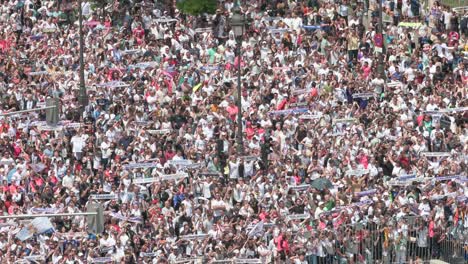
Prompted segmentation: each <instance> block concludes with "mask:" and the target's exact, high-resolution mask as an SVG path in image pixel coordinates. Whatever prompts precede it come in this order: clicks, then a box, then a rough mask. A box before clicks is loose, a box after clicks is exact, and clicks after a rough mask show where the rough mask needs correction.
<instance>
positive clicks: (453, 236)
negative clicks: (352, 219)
mask: <svg viewBox="0 0 468 264" xmlns="http://www.w3.org/2000/svg"><path fill="white" fill-rule="evenodd" d="M430 226H431V228H430ZM317 233H318V234H319V236H318V237H319V239H317V240H318V241H317V243H318V244H317V245H316V248H315V249H316V254H312V255H310V254H309V255H308V256H307V260H308V263H314V264H315V263H317V264H325V263H327V264H328V263H333V264H344V263H356V264H357V263H362V264H364V263H365V264H369V263H429V261H430V260H434V259H438V260H442V261H446V262H448V263H451V264H457V263H468V252H467V249H468V230H467V229H466V228H465V226H464V225H463V222H462V221H458V222H457V223H454V222H453V221H448V222H444V221H442V220H437V221H436V222H429V221H426V220H425V219H423V218H421V217H405V218H400V219H398V220H397V219H391V220H390V221H389V222H385V223H374V222H367V223H364V224H354V225H346V226H342V227H337V228H333V229H331V228H329V229H328V230H322V231H317ZM315 236H316V237H317V235H315ZM318 247H322V249H318ZM313 251H314V250H313V249H312V252H313ZM320 252H323V253H322V254H319V253H320Z"/></svg>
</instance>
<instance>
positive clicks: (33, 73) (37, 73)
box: [28, 71, 49, 76]
mask: <svg viewBox="0 0 468 264" xmlns="http://www.w3.org/2000/svg"><path fill="white" fill-rule="evenodd" d="M48 74H49V72H48V71H37V72H30V73H28V75H29V76H38V75H48Z"/></svg>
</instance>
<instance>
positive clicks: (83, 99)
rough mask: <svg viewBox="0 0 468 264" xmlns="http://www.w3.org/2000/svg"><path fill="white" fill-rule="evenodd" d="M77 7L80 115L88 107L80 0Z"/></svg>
mask: <svg viewBox="0 0 468 264" xmlns="http://www.w3.org/2000/svg"><path fill="white" fill-rule="evenodd" d="M78 5H79V8H78V10H79V12H80V14H79V25H80V29H79V30H80V94H79V96H78V101H79V102H80V107H81V114H82V113H83V112H84V110H85V107H86V106H87V105H88V95H87V94H86V84H85V76H84V55H83V53H84V39H83V10H82V9H83V8H82V6H81V0H80V1H78Z"/></svg>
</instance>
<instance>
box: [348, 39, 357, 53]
mask: <svg viewBox="0 0 468 264" xmlns="http://www.w3.org/2000/svg"><path fill="white" fill-rule="evenodd" d="M358 49H359V40H358V38H357V37H354V36H350V37H349V39H348V50H358Z"/></svg>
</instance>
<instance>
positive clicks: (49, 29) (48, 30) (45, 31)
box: [42, 27, 57, 33]
mask: <svg viewBox="0 0 468 264" xmlns="http://www.w3.org/2000/svg"><path fill="white" fill-rule="evenodd" d="M55 31H57V28H54V27H49V28H43V29H42V32H44V33H54V32H55Z"/></svg>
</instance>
